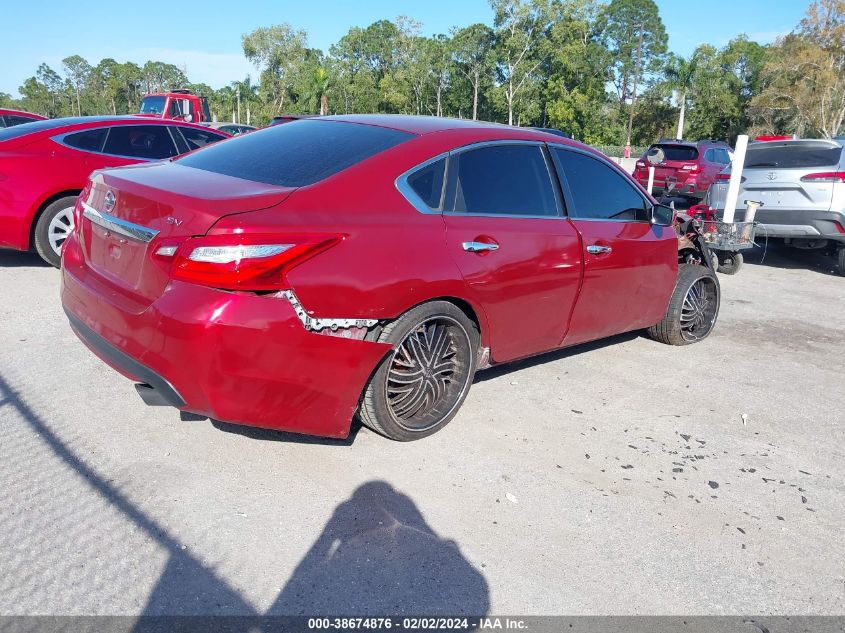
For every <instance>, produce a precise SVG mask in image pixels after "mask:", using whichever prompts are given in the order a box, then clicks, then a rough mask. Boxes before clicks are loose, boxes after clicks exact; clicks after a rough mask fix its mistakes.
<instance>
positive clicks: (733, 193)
mask: <svg viewBox="0 0 845 633" xmlns="http://www.w3.org/2000/svg"><path fill="white" fill-rule="evenodd" d="M747 149H748V135H747V134H740V135H739V136H738V137H737V139H736V150H734V161H733V165H732V166H731V179H730V182H729V183H728V195H727V196H726V197H725V212H724V213H723V214H722V221H723V222H728V223H730V222H733V221H734V214H735V213H736V203H737V199H738V198H739V185H740V183H741V182H742V167H743V165H744V164H745V150H747Z"/></svg>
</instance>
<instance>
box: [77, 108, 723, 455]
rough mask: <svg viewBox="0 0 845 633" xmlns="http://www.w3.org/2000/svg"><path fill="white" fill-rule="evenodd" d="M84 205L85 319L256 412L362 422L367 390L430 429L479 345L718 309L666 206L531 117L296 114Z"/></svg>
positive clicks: (326, 427) (125, 181)
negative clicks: (530, 122)
mask: <svg viewBox="0 0 845 633" xmlns="http://www.w3.org/2000/svg"><path fill="white" fill-rule="evenodd" d="M75 213H76V217H77V221H76V224H75V229H74V231H73V233H72V234H71V236H70V237H69V238H68V240H67V242H66V243H65V248H64V250H63V253H62V302H63V304H64V309H65V311H66V313H67V315H68V317H69V319H70V323H71V325H72V327H73V329H74V331H75V332H76V334H77V335H78V336H79V337H80V338H81V339H82V340H83V341H84V342H85V343H86V345H88V347H89V348H90V349H91V350H92V351H93V352H94V353H95V354H97V355H98V356H100V358H102V359H103V360H104V361H106V362H107V363H108V364H110V365H111V366H112V367H114V368H115V369H117V370H118V371H120V372H122V373H123V374H124V375H126V376H127V377H129V378H131V379H132V380H135V381H137V382H139V383H140V384H139V385H137V388H138V391H139V393H140V394H141V396H142V397H143V398H144V400H145V401H146V402H147V403H148V404H164V405H172V406H175V407H178V408H180V409H183V410H186V411H190V412H193V413H198V414H202V415H205V416H209V417H212V418H216V419H219V420H225V421H230V422H236V423H242V424H247V425H254V426H260V427H268V428H274V429H284V430H289V431H296V432H301V433H311V434H318V435H324V436H331V437H346V435H347V434H348V433H349V428H350V421H351V420H352V418H353V415H354V414H355V413H356V412H357V413H358V414H359V415H360V417H361V419H362V420H363V422H364V423H366V424H367V425H369V426H370V427H372V428H373V429H375V430H376V431H378V432H380V433H383V434H384V435H386V436H388V437H391V438H394V439H398V440H412V439H416V438H420V437H424V436H426V435H429V434H431V433H433V432H435V431H437V430H438V429H440V428H442V427H443V426H444V425H445V424H446V423H447V422H448V421H449V420H450V419H452V417H453V416H454V415H455V414H456V412H457V411H458V408H459V407H460V406H461V403H462V402H463V400H464V398H465V397H466V395H467V391H468V390H469V388H470V385H471V383H472V379H473V375H474V373H475V371H476V369H478V368H481V367H485V366H488V365H489V364H492V363H505V362H508V361H512V360H515V359H518V358H523V357H526V356H530V355H532V354H538V353H541V352H545V351H548V350H552V349H556V348H560V347H565V346H569V345H575V344H578V343H583V342H585V341H591V340H593V339H598V338H602V337H606V336H609V335H612V334H618V333H620V332H626V331H630V330H637V329H640V328H651V329H650V333H651V335H652V336H653V337H654V338H657V339H659V340H661V341H664V342H667V343H672V344H686V343H692V342H695V341H698V340H701V339H703V338H705V337H706V336H707V335H708V334H709V333H710V331H711V329H712V328H713V326H714V323H715V320H716V316H717V313H718V309H719V285H718V282H717V280H716V277H715V274H714V273H713V271H712V270H711V268H710V266H711V263H710V257H708V256H706V255H705V253H706V247H703V246H701V245H700V244H699V246H698V247H692V248H691V247H690V244H691V242H690V241H689V239H688V238H687V237H685V241H684V242H679V238H678V234H677V232H676V230H675V228H674V227H673V212H672V210H671V209H669V208H667V207H664V206H661V205H656V204H655V203H654V201H653V200H652V199H651V198H649V197H648V196H647V195H646V194H645V192H644V191H643V190H642V189H641V188H640V187H639V186H638V185H637V184H636V183H635V182H634V181H633V180H632V179H631V178H630V176H628V175H627V174H625V173H624V172H623V171H621V170H620V169H619V168H618V167H617V166H616V165H614V164H613V163H611V162H609V161H608V160H607V159H605V158H604V157H603V156H601V155H600V154H598V153H596V152H594V151H592V150H590V149H588V148H587V147H585V146H583V145H581V144H579V143H576V142H574V141H570V140H567V139H563V138H561V137H559V136H554V135H552V134H547V133H543V132H537V131H534V130H528V129H520V128H512V127H505V126H500V125H494V124H484V123H479V122H472V121H461V120H451V119H442V118H428V117H405V116H378V115H357V116H355V115H349V116H332V117H321V118H314V119H305V120H301V121H294V122H292V123H288V124H285V125H279V126H273V127H269V128H266V129H264V130H259V131H257V132H252V133H251V134H246V135H243V136H239V137H236V138H234V139H232V140H230V141H227V142H226V143H221V144H219V145H215V146H212V147H208V148H206V149H203V150H200V151H198V152H194V153H192V154H190V155H188V156H185V157H182V158H180V159H178V160H175V161H171V162H161V163H156V164H151V165H139V166H135V167H127V168H123V169H110V170H104V171H99V172H97V173H95V174H94V175H93V176H92V178H91V180H90V182H89V183H88V184H87V185H86V187H85V190H84V191H83V192H82V195H81V196H80V198H79V203H78V204H77V206H76V209H75ZM679 243H683V244H684V250H682V251H679ZM679 260H680V261H682V262H689V263H681V264H680V265H679ZM645 380H646V378H645V377H644V382H645Z"/></svg>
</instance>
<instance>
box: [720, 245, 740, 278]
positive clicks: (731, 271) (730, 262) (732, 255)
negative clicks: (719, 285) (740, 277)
mask: <svg viewBox="0 0 845 633" xmlns="http://www.w3.org/2000/svg"><path fill="white" fill-rule="evenodd" d="M743 261H745V260H744V258H743V256H742V253H739V252H735V251H734V252H731V251H728V252H726V253H719V267H718V268H717V270H718V271H719V272H720V273H722V274H723V275H735V274H737V273H738V272H739V269H740V268H742V263H743Z"/></svg>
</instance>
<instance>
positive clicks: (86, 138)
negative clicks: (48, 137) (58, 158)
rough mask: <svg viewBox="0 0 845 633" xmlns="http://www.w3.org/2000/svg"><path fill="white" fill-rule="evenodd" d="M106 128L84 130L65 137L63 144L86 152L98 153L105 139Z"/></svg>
mask: <svg viewBox="0 0 845 633" xmlns="http://www.w3.org/2000/svg"><path fill="white" fill-rule="evenodd" d="M106 131H107V129H106V128H100V129H98V130H84V131H82V132H76V133H74V134H68V135H67V136H65V139H64V141H63V142H64V144H65V145H70V146H71V147H75V148H76V149H81V150H85V151H87V152H99V151H101V150H102V147H103V140H104V139H105V138H106Z"/></svg>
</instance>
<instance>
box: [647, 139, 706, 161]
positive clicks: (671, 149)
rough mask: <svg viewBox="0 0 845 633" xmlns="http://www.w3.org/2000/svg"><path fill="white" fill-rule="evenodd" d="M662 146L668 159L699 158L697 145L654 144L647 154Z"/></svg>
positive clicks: (686, 159)
mask: <svg viewBox="0 0 845 633" xmlns="http://www.w3.org/2000/svg"><path fill="white" fill-rule="evenodd" d="M658 147H659V148H660V149H662V150H663V155H664V156H665V157H666V160H682V161H691V160H696V159H697V158H698V150H697V149H696V148H695V147H691V146H689V145H672V144H668V143H667V144H666V145H652V146H651V147H650V148H649V150H648V152H646V155H648V154H649V152H651V150H652V149H655V148H658Z"/></svg>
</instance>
